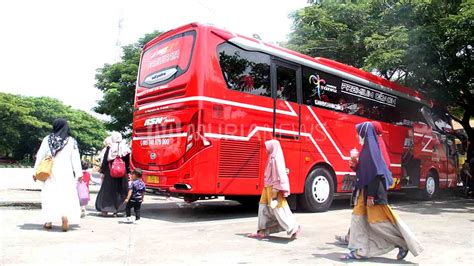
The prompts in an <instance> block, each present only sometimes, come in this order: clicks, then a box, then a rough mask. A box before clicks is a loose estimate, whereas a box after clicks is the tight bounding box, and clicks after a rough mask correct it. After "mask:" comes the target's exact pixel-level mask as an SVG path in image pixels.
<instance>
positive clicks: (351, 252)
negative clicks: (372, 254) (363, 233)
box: [340, 250, 365, 260]
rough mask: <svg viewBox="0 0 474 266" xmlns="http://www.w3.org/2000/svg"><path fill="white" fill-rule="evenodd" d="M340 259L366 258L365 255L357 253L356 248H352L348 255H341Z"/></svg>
mask: <svg viewBox="0 0 474 266" xmlns="http://www.w3.org/2000/svg"><path fill="white" fill-rule="evenodd" d="M340 259H341V260H362V259H365V257H362V256H359V255H357V251H356V250H351V251H350V252H349V253H347V254H346V255H343V256H341V257H340Z"/></svg>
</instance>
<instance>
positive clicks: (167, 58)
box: [139, 31, 196, 88]
mask: <svg viewBox="0 0 474 266" xmlns="http://www.w3.org/2000/svg"><path fill="white" fill-rule="evenodd" d="M195 39H196V32H195V31H188V32H185V33H181V34H177V35H174V36H172V37H170V38H168V39H165V40H163V41H161V42H159V43H157V44H155V45H154V46H152V47H150V48H149V49H148V50H146V51H145V52H144V53H143V57H142V62H141V66H140V73H139V84H140V86H142V87H146V88H152V87H155V86H158V85H161V84H164V83H167V82H170V81H171V80H173V79H174V78H176V77H178V76H180V75H181V74H183V73H184V72H186V70H187V69H188V67H189V64H190V62H191V56H192V52H193V48H194V41H195Z"/></svg>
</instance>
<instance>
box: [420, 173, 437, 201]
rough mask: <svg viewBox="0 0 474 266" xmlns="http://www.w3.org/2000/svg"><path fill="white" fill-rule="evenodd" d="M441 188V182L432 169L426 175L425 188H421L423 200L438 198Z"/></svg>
mask: <svg viewBox="0 0 474 266" xmlns="http://www.w3.org/2000/svg"><path fill="white" fill-rule="evenodd" d="M438 190H439V182H438V177H437V176H436V173H434V172H433V171H430V172H429V173H428V176H427V177H426V183H425V188H424V189H421V191H420V192H421V199H422V200H432V199H434V198H436V196H437V195H438Z"/></svg>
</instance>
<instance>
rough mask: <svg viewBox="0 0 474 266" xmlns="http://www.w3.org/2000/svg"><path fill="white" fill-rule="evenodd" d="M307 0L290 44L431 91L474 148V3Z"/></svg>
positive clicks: (295, 22)
mask: <svg viewBox="0 0 474 266" xmlns="http://www.w3.org/2000/svg"><path fill="white" fill-rule="evenodd" d="M309 2H311V3H312V5H310V6H308V7H305V8H303V9H301V10H298V11H296V12H295V13H293V14H292V19H293V31H292V33H291V34H290V40H289V42H288V44H287V46H288V47H289V48H291V49H296V50H298V51H300V52H302V53H305V54H308V55H311V56H323V57H327V58H331V59H334V60H337V61H340V62H343V63H346V64H349V65H352V66H355V67H358V68H363V69H365V70H367V71H370V72H372V73H376V74H378V75H380V76H381V77H384V78H386V79H389V80H392V81H395V82H398V83H401V84H403V85H406V86H408V87H412V88H415V89H418V90H420V91H422V92H424V93H427V94H429V95H430V96H431V97H433V98H434V99H435V100H436V102H438V103H440V104H441V105H445V106H447V107H448V109H449V110H450V112H451V115H452V117H453V119H454V120H457V121H459V122H461V124H462V125H463V127H464V130H465V131H466V133H467V135H468V138H469V140H470V143H471V146H470V150H471V151H472V150H474V130H473V129H472V128H471V127H470V125H469V120H470V119H472V118H473V116H474V108H472V106H474V96H473V92H474V88H473V77H472V59H473V53H472V52H473V51H472V46H473V43H474V25H473V24H474V2H473V1H462V0H453V1H442V0H433V1H424V0H360V1H355V0H352V1H343V0H320V1H309ZM468 156H472V154H469V155H468Z"/></svg>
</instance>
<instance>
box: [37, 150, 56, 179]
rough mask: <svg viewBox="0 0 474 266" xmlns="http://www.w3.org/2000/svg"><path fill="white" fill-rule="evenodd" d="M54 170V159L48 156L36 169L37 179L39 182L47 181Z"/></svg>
mask: <svg viewBox="0 0 474 266" xmlns="http://www.w3.org/2000/svg"><path fill="white" fill-rule="evenodd" d="M52 169H53V157H52V156H50V155H48V156H46V157H44V159H43V160H42V161H41V163H40V164H39V165H38V168H36V173H35V177H36V179H37V180H39V181H46V179H48V177H49V176H50V175H51V171H52Z"/></svg>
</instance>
